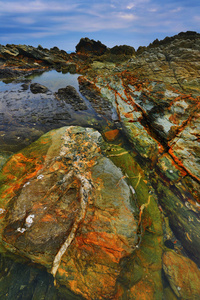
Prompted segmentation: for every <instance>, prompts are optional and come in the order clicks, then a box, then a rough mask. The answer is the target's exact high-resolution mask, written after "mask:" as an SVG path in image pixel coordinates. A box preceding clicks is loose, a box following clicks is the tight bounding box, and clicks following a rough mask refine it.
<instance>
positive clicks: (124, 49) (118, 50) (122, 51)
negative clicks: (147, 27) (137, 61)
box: [110, 45, 135, 55]
mask: <svg viewBox="0 0 200 300" xmlns="http://www.w3.org/2000/svg"><path fill="white" fill-rule="evenodd" d="M110 53H111V54H116V55H134V54H135V49H134V48H133V47H131V46H127V45H121V46H114V47H113V48H111V49H110Z"/></svg>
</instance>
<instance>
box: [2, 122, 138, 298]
mask: <svg viewBox="0 0 200 300" xmlns="http://www.w3.org/2000/svg"><path fill="white" fill-rule="evenodd" d="M105 146H106V145H105V144H104V143H103V141H102V138H101V136H100V134H99V133H98V132H97V131H95V130H93V129H88V128H85V129H84V128H81V127H64V128H61V129H59V130H55V131H51V132H49V133H48V134H45V135H44V136H42V137H41V138H40V139H39V140H38V141H37V142H35V143H33V144H32V145H31V146H29V147H28V148H26V149H24V150H23V151H22V152H21V153H18V154H16V155H14V156H12V157H11V158H10V160H9V161H8V162H7V164H6V165H5V166H4V167H3V169H2V172H1V174H0V178H1V182H2V183H3V185H2V184H1V190H0V199H1V204H0V205H1V221H0V233H1V242H2V243H3V245H4V247H5V248H6V249H7V250H10V251H12V252H14V253H16V254H20V255H23V256H25V257H28V258H29V259H31V260H32V261H33V262H36V263H38V264H41V265H43V266H45V267H46V268H47V269H48V270H49V272H51V273H52V274H53V276H55V278H56V281H57V282H58V283H61V284H62V285H65V286H66V287H67V288H68V289H70V290H72V291H73V292H74V293H76V294H79V295H82V296H84V297H85V298H86V299H94V298H96V299H103V298H110V297H113V296H114V294H115V286H116V280H117V277H118V276H119V273H120V270H121V266H120V261H121V259H122V258H123V257H125V256H127V255H130V254H131V253H132V252H133V250H134V249H135V246H136V245H137V243H138V237H137V229H138V221H137V218H138V216H137V213H136V211H137V209H136V206H135V204H134V202H133V199H132V197H133V196H132V192H131V189H130V187H129V186H128V184H127V183H126V181H125V180H124V179H123V177H124V176H123V174H122V172H121V170H120V169H119V168H117V167H116V166H115V165H114V164H113V163H112V162H111V161H110V160H109V159H108V158H106V157H105V156H104V155H103V152H102V149H103V148H104V147H105ZM11 169H12V175H11V173H10V172H11ZM77 265H79V267H78V268H77ZM85 281H87V285H86V284H85Z"/></svg>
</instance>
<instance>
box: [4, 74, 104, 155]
mask: <svg viewBox="0 0 200 300" xmlns="http://www.w3.org/2000/svg"><path fill="white" fill-rule="evenodd" d="M79 76H80V75H79V74H70V73H67V74H62V73H58V72H56V71H55V70H52V71H49V72H43V73H37V74H33V75H31V76H28V77H26V78H23V79H21V81H19V80H17V82H16V81H13V82H12V83H9V84H5V83H3V82H0V144H1V150H0V153H2V152H5V151H10V152H16V151H18V150H20V149H22V148H24V147H25V146H27V145H29V144H30V143H31V142H33V141H34V140H36V139H38V138H39V137H40V136H41V135H42V134H44V133H45V132H47V131H50V130H52V129H56V128H60V127H62V126H68V125H79V126H84V127H86V126H90V127H94V128H96V129H99V130H100V129H101V127H102V126H105V124H106V122H107V121H106V120H105V119H104V117H102V116H101V115H98V114H97V113H96V112H95V110H94V109H93V108H92V106H91V104H90V102H89V101H87V99H85V98H84V97H83V96H82V95H81V96H82V98H83V99H84V101H85V103H86V106H87V108H88V109H87V110H83V111H74V110H73V108H72V106H71V105H70V104H68V103H66V102H65V101H62V100H58V99H57V98H56V97H55V94H54V93H55V91H57V90H58V89H59V88H63V87H66V86H67V85H71V86H73V87H75V88H76V90H77V91H78V92H79V89H78V77H79ZM24 82H25V83H26V85H27V88H24ZM31 83H39V84H42V85H44V86H46V87H47V88H48V89H49V91H48V92H47V93H45V94H40V93H38V94H33V93H32V92H31V90H30V84H31ZM79 94H80V92H79Z"/></svg>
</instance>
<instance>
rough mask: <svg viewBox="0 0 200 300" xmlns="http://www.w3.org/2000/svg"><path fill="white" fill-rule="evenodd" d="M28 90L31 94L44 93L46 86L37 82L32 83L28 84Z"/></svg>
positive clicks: (46, 89)
mask: <svg viewBox="0 0 200 300" xmlns="http://www.w3.org/2000/svg"><path fill="white" fill-rule="evenodd" d="M30 90H31V92H32V93H33V94H38V93H42V94H45V93H46V92H47V91H48V88H47V87H46V86H44V85H41V84H39V83H32V84H31V85H30Z"/></svg>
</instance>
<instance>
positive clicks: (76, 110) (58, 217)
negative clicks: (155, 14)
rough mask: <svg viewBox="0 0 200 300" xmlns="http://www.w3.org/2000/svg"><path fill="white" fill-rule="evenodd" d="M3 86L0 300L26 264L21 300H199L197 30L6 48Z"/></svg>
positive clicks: (0, 72) (0, 73)
mask: <svg viewBox="0 0 200 300" xmlns="http://www.w3.org/2000/svg"><path fill="white" fill-rule="evenodd" d="M52 70H56V71H57V72H59V73H62V74H68V73H70V74H71V75H73V74H74V75H77V74H78V75H77V78H78V86H79V88H78V89H77V88H76V87H75V86H72V85H70V84H67V83H66V84H65V85H64V86H61V87H59V88H58V89H57V90H56V91H55V90H53V82H52V83H51V84H50V85H49V86H48V87H47V86H46V85H45V84H43V83H41V82H40V76H41V74H44V73H45V72H47V71H48V72H50V71H52ZM56 74H58V73H56ZM34 76H36V78H37V82H33V81H32V80H33V78H34ZM37 76H38V77H37ZM55 76H56V75H55ZM0 80H1V82H0V83H1V84H2V85H0V144H1V148H0V167H1V169H0V252H1V258H0V261H1V268H0V274H1V276H2V278H3V279H2V280H1V281H0V296H1V299H13V298H12V296H11V295H12V293H13V290H12V289H11V288H10V285H9V280H10V279H9V278H10V276H11V274H12V278H13V280H16V277H15V275H14V273H13V272H14V271H13V270H16V268H17V266H18V265H16V264H19V265H20V266H23V264H24V266H26V268H28V267H29V268H31V267H32V266H35V267H38V269H41V268H43V270H47V271H48V273H49V274H51V275H48V276H50V277H48V280H47V279H45V280H46V281H44V282H46V283H45V284H44V285H43V288H41V286H39V283H38V285H36V284H35V282H36V278H39V277H38V276H40V275H38V274H39V273H37V271H34V272H32V271H30V269H29V271H28V269H27V274H29V275H27V282H26V284H24V283H20V284H19V285H18V284H17V283H15V293H16V295H18V297H19V298H16V299H77V300H78V299H90V300H97V299H98V300H99V299H102V300H103V299H106V300H108V299H114V300H124V299H130V300H135V299H136V300H141V299H144V300H151V299H152V300H154V299H155V300H161V299H165V300H169V299H170V300H171V299H172V300H175V299H185V300H187V299H188V300H189V299H191V300H198V299H199V295H200V271H199V267H200V214H199V213H200V34H199V33H196V32H192V31H187V32H181V33H179V34H177V35H175V36H173V37H166V38H165V39H164V40H161V41H159V40H155V41H154V42H152V43H151V44H150V45H149V46H148V47H139V48H138V49H137V51H136V50H135V49H134V48H133V47H131V46H127V45H121V46H115V47H113V48H108V47H107V46H106V45H104V44H102V43H101V42H100V41H94V40H90V39H88V38H82V39H81V40H80V42H79V43H78V44H77V45H76V52H74V53H71V54H68V53H67V52H65V51H64V50H60V49H58V48H57V47H53V48H51V49H46V48H43V47H42V46H41V45H39V46H38V47H37V48H35V47H32V46H27V45H13V44H8V45H5V46H3V45H0ZM8 260H9V263H8V267H7V269H6V268H5V264H6V262H7V261H8ZM27 264H28V267H27ZM24 268H25V267H24ZM31 270H32V269H31ZM38 272H39V271H38ZM44 272H45V271H44ZM45 276H46V275H45ZM45 278H46V277H45ZM15 282H17V281H15ZM53 282H54V284H53ZM10 284H11V283H10ZM54 285H55V286H54ZM22 286H23V288H22ZM33 286H34V291H33ZM44 287H45V288H44ZM37 289H38V291H40V292H38V294H39V297H41V298H36V296H34V293H36V292H35V291H37ZM6 295H7V296H6ZM8 295H10V296H8ZM35 295H36V294H35ZM9 297H10V298H9ZM20 297H21V298H20ZM34 297H35V298H34ZM45 297H46V298H45Z"/></svg>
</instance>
